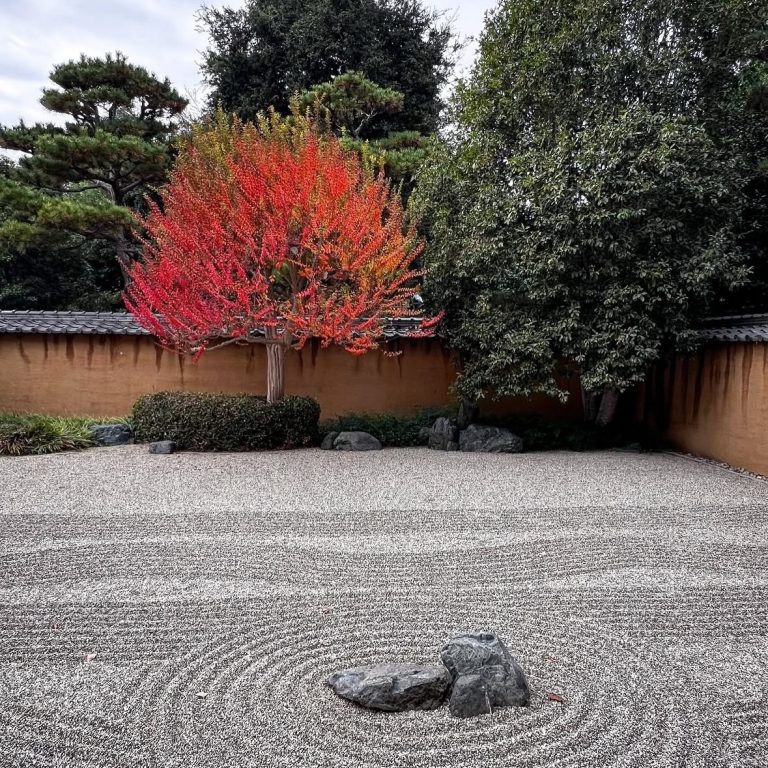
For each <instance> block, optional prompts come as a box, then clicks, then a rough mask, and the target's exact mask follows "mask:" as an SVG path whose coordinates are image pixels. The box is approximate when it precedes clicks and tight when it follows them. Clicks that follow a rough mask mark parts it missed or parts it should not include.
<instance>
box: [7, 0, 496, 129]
mask: <svg viewBox="0 0 768 768" xmlns="http://www.w3.org/2000/svg"><path fill="white" fill-rule="evenodd" d="M201 2H202V0H0V124H3V125H13V124H15V123H17V122H18V120H19V118H24V120H25V121H26V122H28V123H34V122H37V121H44V122H51V121H55V120H54V116H53V115H52V114H51V113H48V112H46V110H44V109H43V108H42V107H41V106H40V104H39V103H38V99H39V98H40V91H41V89H42V88H43V87H44V86H46V85H47V82H48V73H49V72H50V70H51V68H52V66H53V65H54V64H58V63H61V62H64V61H69V60H70V59H73V58H79V56H80V54H81V53H85V54H88V55H90V56H99V55H103V54H104V53H106V52H107V51H116V50H119V51H122V52H123V53H124V54H126V56H127V57H128V59H129V60H130V61H131V62H132V63H135V64H141V65H142V66H144V67H146V68H147V69H150V70H152V71H153V72H155V74H157V75H159V76H160V77H169V78H170V79H171V82H172V83H173V84H174V85H175V86H176V88H177V89H178V90H179V91H181V92H182V93H187V92H190V91H192V92H197V93H202V92H203V90H202V89H203V87H204V86H203V84H202V82H201V76H200V72H199V61H200V52H201V51H202V50H203V49H204V48H205V47H206V38H205V35H204V34H201V33H199V32H197V31H196V29H195V26H196V24H195V11H196V10H197V8H198V7H199V6H200V5H201ZM495 3H496V0H426V4H427V5H432V6H434V7H436V8H439V9H441V10H445V11H447V12H448V13H450V14H453V15H455V27H456V29H457V31H458V32H459V34H460V35H462V36H463V37H469V36H477V34H478V33H479V32H480V30H481V29H482V24H483V16H484V14H485V12H486V10H488V9H489V8H491V7H492V6H493V5H495ZM208 4H209V5H230V6H238V5H241V4H242V3H241V0H230V1H229V2H227V1H226V0H209V1H208ZM473 54H474V46H472V45H468V46H467V49H466V50H465V52H464V57H463V59H462V62H461V68H462V69H463V68H466V67H467V66H468V65H469V64H470V63H471V61H472V58H473Z"/></svg>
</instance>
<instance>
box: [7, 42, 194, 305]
mask: <svg viewBox="0 0 768 768" xmlns="http://www.w3.org/2000/svg"><path fill="white" fill-rule="evenodd" d="M51 80H52V81H53V83H54V84H55V86H57V87H54V88H47V89H45V90H44V91H43V97H42V98H41V100H40V101H41V103H42V104H43V106H45V107H47V108H48V109H50V110H52V111H54V112H57V113H58V114H60V115H65V116H67V118H69V119H68V120H67V122H66V123H65V124H64V125H63V126H58V125H53V124H49V125H42V124H37V125H34V126H27V125H25V124H24V123H23V122H22V123H20V124H19V125H18V126H16V127H10V128H9V127H0V147H2V148H4V149H10V150H17V151H20V152H22V153H23V155H22V157H21V159H20V160H19V162H18V164H16V165H13V166H10V165H8V164H5V165H4V167H3V169H2V173H0V252H2V253H3V256H2V261H3V263H4V264H5V266H6V269H5V278H4V282H5V286H0V295H6V296H11V295H12V296H18V295H20V294H19V291H17V290H16V289H14V288H13V284H12V283H9V281H11V280H12V278H11V277H10V276H11V275H13V276H15V277H14V278H13V279H17V280H21V283H24V282H25V280H24V278H23V276H22V273H23V269H24V265H25V264H33V263H36V261H37V260H38V259H37V257H35V256H34V254H40V253H42V252H45V253H46V254H47V257H46V258H45V259H43V261H44V262H45V263H47V264H48V265H49V266H50V267H51V268H53V264H54V263H55V262H57V261H58V257H59V256H61V259H62V260H66V261H67V262H68V263H66V264H64V263H61V264H60V268H61V275H62V285H61V288H62V290H61V292H60V295H59V298H58V299H55V298H54V296H53V295H50V296H49V299H48V300H46V301H45V302H44V303H45V304H48V305H50V304H54V305H56V304H59V303H61V302H64V303H65V304H66V305H67V306H69V304H70V303H71V301H74V300H75V297H73V296H72V295H71V294H72V291H71V290H67V289H66V288H65V287H64V286H65V284H66V283H67V281H66V280H65V279H64V275H67V274H70V275H72V274H74V272H76V271H77V270H76V267H75V262H77V261H78V259H79V260H80V266H81V268H82V270H83V279H86V275H87V273H88V272H89V270H90V267H89V264H90V262H89V259H93V258H94V254H99V259H98V260H99V261H100V260H101V256H102V255H103V254H104V253H105V252H106V251H107V250H111V252H112V254H113V256H112V258H113V259H114V258H115V256H116V257H117V260H118V263H119V264H120V265H121V266H122V267H124V266H125V265H126V264H127V263H128V262H129V261H130V259H131V257H132V255H133V246H132V244H131V241H130V239H129V231H130V230H131V228H132V225H133V217H132V213H131V211H132V209H136V208H138V207H140V206H141V204H142V201H143V198H144V195H145V194H146V193H147V192H149V191H150V190H151V189H152V187H153V185H157V184H160V183H162V182H163V181H164V180H165V178H166V174H167V172H168V169H169V167H170V163H171V159H172V154H173V144H172V141H173V136H174V131H175V124H174V118H175V117H177V116H178V115H179V114H180V113H181V112H182V110H183V109H184V107H185V106H186V101H185V100H184V99H183V98H182V97H181V96H179V94H178V93H177V92H176V91H175V90H174V89H173V88H172V86H171V84H170V83H169V81H168V80H159V79H158V78H157V77H155V76H154V75H152V74H150V73H149V72H148V71H147V70H146V69H144V68H143V67H138V66H135V65H133V64H130V63H129V62H128V61H126V59H125V57H124V56H123V55H122V54H119V53H118V54H116V55H115V56H111V55H107V56H105V57H104V58H90V57H86V56H82V57H81V58H80V60H78V61H70V62H68V63H66V64H60V65H58V66H56V67H54V69H53V71H52V73H51ZM9 265H10V266H9ZM91 266H92V265H91ZM73 270H74V272H73ZM54 271H55V270H54ZM99 272H100V273H101V274H102V275H103V276H104V277H105V278H106V277H107V276H108V275H117V272H116V271H115V270H112V269H106V270H99ZM73 279H74V278H73ZM117 279H118V280H119V277H118V278H117ZM97 282H98V281H97ZM35 283H36V277H33V279H31V281H27V284H29V285H34V284H35ZM73 284H77V281H75V283H73ZM92 287H93V289H94V290H97V285H96V283H94V284H93V286H92ZM120 288H121V286H120V285H119V282H118V284H115V285H113V286H111V291H110V292H109V293H111V295H113V296H114V295H117V293H118V292H119V290H120ZM97 292H98V291H97ZM24 293H25V291H21V294H24ZM87 293H88V292H87V291H86V295H87Z"/></svg>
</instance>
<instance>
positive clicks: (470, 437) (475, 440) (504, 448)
mask: <svg viewBox="0 0 768 768" xmlns="http://www.w3.org/2000/svg"><path fill="white" fill-rule="evenodd" d="M459 448H460V449H461V450H462V451H464V452H465V453H470V452H471V453H520V452H521V451H522V450H523V439H522V438H521V437H518V436H517V435H516V434H515V433H514V432H511V431H510V430H508V429H504V428H503V427H484V426H482V425H480V424H470V425H469V426H468V427H467V428H466V429H464V430H462V431H461V434H460V435H459Z"/></svg>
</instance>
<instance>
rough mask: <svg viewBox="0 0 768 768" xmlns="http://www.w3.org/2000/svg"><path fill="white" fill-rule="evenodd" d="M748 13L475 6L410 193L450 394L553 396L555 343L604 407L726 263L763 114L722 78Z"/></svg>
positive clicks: (624, 5) (720, 7)
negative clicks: (477, 24)
mask: <svg viewBox="0 0 768 768" xmlns="http://www.w3.org/2000/svg"><path fill="white" fill-rule="evenodd" d="M766 20H767V17H766V12H765V4H763V3H759V2H751V0H739V2H731V1H730V0H728V1H726V0H706V1H702V0H685V1H684V2H679V3H666V2H661V0H654V1H653V2H650V3H649V2H647V1H646V0H503V2H501V4H500V5H499V7H498V8H497V9H496V10H495V11H494V12H493V13H491V14H490V15H489V16H488V18H487V20H486V27H485V30H484V33H483V35H482V38H481V40H480V54H479V59H478V61H477V63H476V66H475V69H474V71H473V73H472V75H471V77H470V79H469V81H468V82H466V83H464V84H462V85H461V86H460V87H459V88H458V91H457V95H456V99H455V103H454V105H453V115H452V125H453V130H452V131H451V133H450V135H449V136H448V137H447V139H446V141H445V142H444V143H443V144H441V145H440V146H438V147H436V149H435V156H434V158H433V159H432V160H431V161H430V163H429V164H428V165H427V166H426V170H425V171H424V173H423V175H422V176H421V177H420V179H419V182H420V185H419V188H418V191H417V196H418V199H417V209H418V210H420V211H421V212H422V214H423V215H424V216H425V221H426V225H427V226H428V228H429V231H430V236H431V245H430V247H429V249H428V252H427V256H426V258H427V263H428V265H429V266H430V267H431V272H430V283H429V288H430V289H431V297H432V300H433V301H434V302H436V303H437V304H438V305H439V306H441V307H442V308H444V309H445V310H446V313H447V318H446V327H447V332H448V334H449V338H450V341H451V342H452V343H453V344H454V345H455V346H456V347H458V349H459V350H460V352H461V354H462V357H463V374H462V376H461V379H460V382H459V389H460V391H461V392H462V394H464V395H466V396H468V397H471V398H477V397H480V396H482V395H483V394H487V393H489V392H494V393H496V394H524V395H527V394H530V393H532V392H544V393H549V394H552V395H559V396H561V397H565V393H564V392H563V391H562V390H561V388H560V387H559V386H558V379H557V374H558V372H559V371H560V370H561V369H562V367H563V365H564V363H562V361H564V360H565V361H568V363H569V364H571V365H573V366H575V367H576V368H577V369H578V372H579V374H580V377H581V382H582V386H583V389H584V391H585V393H586V397H585V400H586V403H587V405H589V404H590V403H591V402H595V401H596V399H597V397H598V396H602V402H601V403H600V409H599V410H597V408H596V409H595V411H594V412H595V413H596V414H597V420H598V421H599V422H601V423H605V422H607V421H609V420H610V418H611V417H612V413H613V410H614V408H615V403H616V398H617V393H618V392H620V391H622V390H625V389H627V388H628V387H630V386H632V385H633V384H634V383H635V382H638V381H640V380H642V379H643V378H644V376H645V374H646V371H647V369H648V367H649V366H650V365H651V364H652V363H653V362H654V361H656V360H657V359H659V357H660V356H662V355H663V354H664V353H665V351H666V350H667V349H669V348H670V347H671V346H673V345H675V344H686V343H688V341H689V340H690V328H691V324H692V322H693V321H694V319H695V318H696V317H697V316H699V315H700V314H702V313H703V312H705V311H707V309H708V307H710V306H711V305H712V303H713V301H714V300H715V299H716V297H717V296H718V295H720V293H722V292H723V290H724V289H726V288H728V287H732V286H734V285H737V284H739V283H741V282H743V281H744V280H745V278H746V276H747V269H746V267H745V256H744V252H743V247H742V246H743V241H744V219H743V212H744V205H745V187H746V185H748V184H749V182H750V179H751V178H752V176H753V175H754V171H755V165H754V162H753V157H752V156H751V153H752V151H753V146H754V145H755V142H756V138H757V137H759V136H760V134H761V131H762V132H763V133H762V135H763V137H764V136H765V133H764V127H765V126H764V124H763V125H761V124H760V122H759V121H757V120H754V119H753V118H752V116H751V115H750V114H748V112H747V110H746V109H745V103H744V99H743V97H742V95H741V94H742V86H743V80H744V76H745V73H747V72H749V71H750V70H751V69H752V68H754V67H755V66H756V57H757V56H758V55H761V53H762V52H764V51H765V30H766V28H768V27H767V26H766ZM587 410H590V409H589V408H588V409H587Z"/></svg>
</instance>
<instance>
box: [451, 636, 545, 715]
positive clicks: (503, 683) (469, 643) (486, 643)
mask: <svg viewBox="0 0 768 768" xmlns="http://www.w3.org/2000/svg"><path fill="white" fill-rule="evenodd" d="M440 658H441V659H442V662H443V664H445V667H446V669H447V670H448V671H449V673H450V675H451V679H452V680H453V689H452V691H451V699H450V702H449V706H450V709H451V714H453V715H455V716H456V717H474V716H475V715H482V714H487V713H489V712H491V711H493V709H494V708H497V707H508V706H518V707H524V706H527V705H528V703H529V701H530V698H531V694H530V689H529V687H528V681H527V680H526V677H525V673H524V672H523V669H522V667H521V666H520V665H519V664H518V663H517V661H515V659H514V658H513V657H512V656H511V654H510V653H509V651H508V650H507V648H506V646H505V645H504V643H503V642H502V641H501V640H500V639H499V638H498V637H497V636H496V635H494V634H492V633H490V632H481V633H478V634H466V635H458V636H456V637H454V638H452V639H451V640H449V641H448V642H447V643H446V644H445V645H444V646H443V648H442V649H441V651H440Z"/></svg>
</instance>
